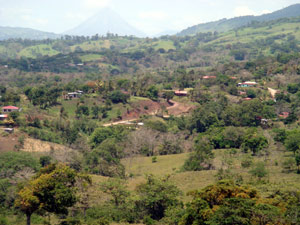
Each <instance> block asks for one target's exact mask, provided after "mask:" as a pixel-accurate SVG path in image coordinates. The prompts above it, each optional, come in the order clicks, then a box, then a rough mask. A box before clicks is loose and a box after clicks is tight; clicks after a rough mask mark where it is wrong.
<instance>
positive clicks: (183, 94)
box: [174, 91, 188, 96]
mask: <svg viewBox="0 0 300 225" xmlns="http://www.w3.org/2000/svg"><path fill="white" fill-rule="evenodd" d="M174 94H175V95H176V96H187V95H188V92H187V91H175V92H174Z"/></svg>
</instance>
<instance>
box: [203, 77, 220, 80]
mask: <svg viewBox="0 0 300 225" xmlns="http://www.w3.org/2000/svg"><path fill="white" fill-rule="evenodd" d="M216 78H217V77H216V76H204V77H203V79H206V80H207V79H216Z"/></svg>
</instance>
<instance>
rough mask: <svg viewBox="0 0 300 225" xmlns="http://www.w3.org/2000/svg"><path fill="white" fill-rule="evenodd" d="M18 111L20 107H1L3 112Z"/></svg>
mask: <svg viewBox="0 0 300 225" xmlns="http://www.w3.org/2000/svg"><path fill="white" fill-rule="evenodd" d="M18 111H20V108H19V107H16V106H4V107H2V112H4V113H10V112H18Z"/></svg>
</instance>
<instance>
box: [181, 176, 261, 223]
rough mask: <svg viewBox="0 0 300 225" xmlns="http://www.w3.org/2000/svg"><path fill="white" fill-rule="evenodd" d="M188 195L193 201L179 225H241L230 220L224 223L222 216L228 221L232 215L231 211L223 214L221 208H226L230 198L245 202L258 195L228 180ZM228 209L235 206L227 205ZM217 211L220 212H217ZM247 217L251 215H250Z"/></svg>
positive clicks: (240, 212) (240, 211)
mask: <svg viewBox="0 0 300 225" xmlns="http://www.w3.org/2000/svg"><path fill="white" fill-rule="evenodd" d="M188 195H190V196H192V198H193V199H192V201H191V202H189V203H188V204H187V206H186V212H185V214H184V216H183V217H182V219H181V221H180V223H179V224H180V225H194V224H219V223H218V222H220V224H243V223H230V222H229V221H230V220H228V223H224V222H225V221H226V220H222V216H223V217H224V219H228V218H229V219H230V217H231V215H232V214H233V213H232V212H231V210H226V211H227V212H228V214H224V213H223V210H224V209H221V208H222V207H223V206H225V207H226V206H228V205H227V204H226V203H227V202H228V199H231V198H239V199H240V198H242V199H245V201H248V200H249V201H250V200H252V199H253V200H254V199H256V198H258V193H257V192H256V191H255V190H254V189H251V188H249V187H242V186H238V185H236V184H235V183H234V182H233V181H229V180H221V181H219V182H218V183H216V184H213V185H210V186H207V187H206V188H204V189H202V190H195V191H191V192H189V193H188ZM237 201H238V200H237ZM240 201H243V200H240ZM229 202H230V200H229ZM235 203H237V202H235ZM228 207H229V208H230V207H231V208H235V205H231V204H229V206H228ZM218 209H220V210H221V211H219V212H218V211H217V210H218ZM237 210H239V207H237ZM215 211H217V212H218V213H217V212H215ZM214 212H215V213H214ZM233 212H234V211H233ZM236 212H237V215H240V216H242V215H245V214H246V213H247V214H248V213H249V212H248V211H246V212H244V213H243V211H242V210H239V211H236ZM235 214H236V213H235ZM249 215H251V213H250V214H249ZM227 216H228V218H227ZM245 219H247V218H245ZM216 220H218V222H216ZM208 221H210V223H208ZM222 222H223V223H222ZM249 225H250V224H249Z"/></svg>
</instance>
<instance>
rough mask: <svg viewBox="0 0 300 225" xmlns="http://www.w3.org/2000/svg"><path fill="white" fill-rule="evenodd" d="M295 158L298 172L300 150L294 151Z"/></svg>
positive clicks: (299, 172)
mask: <svg viewBox="0 0 300 225" xmlns="http://www.w3.org/2000/svg"><path fill="white" fill-rule="evenodd" d="M295 160H296V165H297V173H298V174H300V150H297V151H296V152H295Z"/></svg>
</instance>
